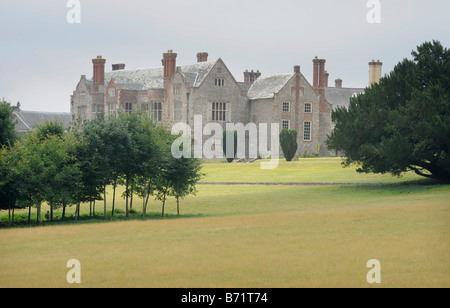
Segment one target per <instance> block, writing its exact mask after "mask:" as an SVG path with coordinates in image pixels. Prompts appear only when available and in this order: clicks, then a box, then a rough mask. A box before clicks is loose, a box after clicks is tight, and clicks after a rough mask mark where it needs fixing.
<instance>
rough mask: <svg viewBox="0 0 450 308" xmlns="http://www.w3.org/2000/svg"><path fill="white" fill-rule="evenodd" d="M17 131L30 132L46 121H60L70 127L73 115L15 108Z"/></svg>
mask: <svg viewBox="0 0 450 308" xmlns="http://www.w3.org/2000/svg"><path fill="white" fill-rule="evenodd" d="M13 115H14V117H15V122H16V131H17V132H19V133H20V132H28V131H30V130H32V129H34V128H36V127H37V126H39V125H41V124H44V123H45V122H55V121H60V122H62V123H63V124H64V127H69V125H70V122H71V120H72V117H71V116H70V113H65V112H41V111H23V110H15V111H14V112H13Z"/></svg>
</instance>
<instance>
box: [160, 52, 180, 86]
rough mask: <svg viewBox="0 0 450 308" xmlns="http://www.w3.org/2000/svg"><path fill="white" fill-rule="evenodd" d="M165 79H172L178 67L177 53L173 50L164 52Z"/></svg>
mask: <svg viewBox="0 0 450 308" xmlns="http://www.w3.org/2000/svg"><path fill="white" fill-rule="evenodd" d="M163 64H164V79H170V78H171V77H172V75H173V74H174V73H175V69H176V67H177V54H176V53H174V52H173V50H168V51H167V52H166V53H164V54H163Z"/></svg>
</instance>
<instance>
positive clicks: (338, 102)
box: [325, 88, 365, 109]
mask: <svg viewBox="0 0 450 308" xmlns="http://www.w3.org/2000/svg"><path fill="white" fill-rule="evenodd" d="M364 90H365V89H362V88H325V97H326V99H327V101H328V103H330V104H332V105H333V109H334V108H336V107H346V108H348V106H349V103H350V98H351V97H352V96H353V95H355V94H360V93H363V92H364Z"/></svg>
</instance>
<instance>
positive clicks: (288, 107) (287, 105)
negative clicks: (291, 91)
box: [283, 102, 291, 112]
mask: <svg viewBox="0 0 450 308" xmlns="http://www.w3.org/2000/svg"><path fill="white" fill-rule="evenodd" d="M283 112H291V103H289V102H283Z"/></svg>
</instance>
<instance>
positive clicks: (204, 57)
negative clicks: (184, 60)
mask: <svg viewBox="0 0 450 308" xmlns="http://www.w3.org/2000/svg"><path fill="white" fill-rule="evenodd" d="M207 61H208V53H207V52H199V53H197V62H198V63H200V62H207Z"/></svg>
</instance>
